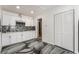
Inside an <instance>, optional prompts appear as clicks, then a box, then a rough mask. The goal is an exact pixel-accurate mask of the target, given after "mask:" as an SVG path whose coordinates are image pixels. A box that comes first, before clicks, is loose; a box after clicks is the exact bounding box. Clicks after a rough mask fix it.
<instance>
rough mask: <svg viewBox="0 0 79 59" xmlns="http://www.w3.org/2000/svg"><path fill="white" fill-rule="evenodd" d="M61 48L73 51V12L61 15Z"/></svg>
mask: <svg viewBox="0 0 79 59" xmlns="http://www.w3.org/2000/svg"><path fill="white" fill-rule="evenodd" d="M62 31H63V36H62V37H63V47H64V48H66V49H69V50H71V51H73V10H71V11H68V12H65V13H62Z"/></svg>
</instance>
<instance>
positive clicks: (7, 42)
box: [2, 33, 11, 46]
mask: <svg viewBox="0 0 79 59" xmlns="http://www.w3.org/2000/svg"><path fill="white" fill-rule="evenodd" d="M10 44H11V40H10V35H9V33H3V34H2V46H6V45H10Z"/></svg>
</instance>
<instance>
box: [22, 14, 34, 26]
mask: <svg viewBox="0 0 79 59" xmlns="http://www.w3.org/2000/svg"><path fill="white" fill-rule="evenodd" d="M22 20H23V21H24V22H25V26H34V21H33V17H29V16H24V15H22Z"/></svg>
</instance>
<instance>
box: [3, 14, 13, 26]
mask: <svg viewBox="0 0 79 59" xmlns="http://www.w3.org/2000/svg"><path fill="white" fill-rule="evenodd" d="M10 19H11V17H10V16H9V15H6V14H3V20H2V25H10Z"/></svg>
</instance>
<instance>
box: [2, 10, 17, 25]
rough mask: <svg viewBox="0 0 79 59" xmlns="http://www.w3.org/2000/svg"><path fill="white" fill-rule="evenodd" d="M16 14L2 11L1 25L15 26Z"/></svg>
mask: <svg viewBox="0 0 79 59" xmlns="http://www.w3.org/2000/svg"><path fill="white" fill-rule="evenodd" d="M16 16H17V14H14V13H11V12H6V11H3V19H2V25H11V26H15V21H16Z"/></svg>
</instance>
